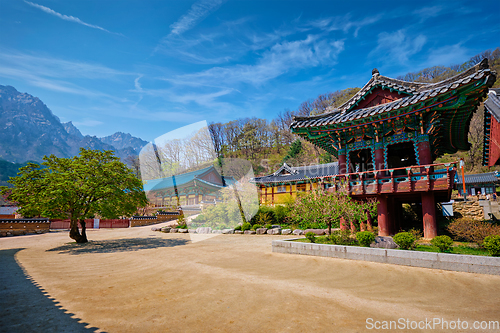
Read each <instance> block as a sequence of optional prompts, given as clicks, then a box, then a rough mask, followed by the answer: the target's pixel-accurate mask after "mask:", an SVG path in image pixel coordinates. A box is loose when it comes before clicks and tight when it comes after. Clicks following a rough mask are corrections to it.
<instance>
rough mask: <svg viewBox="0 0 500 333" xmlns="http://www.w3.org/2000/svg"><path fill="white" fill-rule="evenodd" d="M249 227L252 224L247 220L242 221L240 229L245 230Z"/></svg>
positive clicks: (250, 227)
mask: <svg viewBox="0 0 500 333" xmlns="http://www.w3.org/2000/svg"><path fill="white" fill-rule="evenodd" d="M250 229H252V225H251V224H250V223H248V222H245V223H243V225H242V226H241V231H247V230H250Z"/></svg>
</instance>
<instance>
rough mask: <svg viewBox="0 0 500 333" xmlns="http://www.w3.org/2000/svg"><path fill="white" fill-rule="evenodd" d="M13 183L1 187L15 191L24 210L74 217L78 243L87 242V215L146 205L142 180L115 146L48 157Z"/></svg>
mask: <svg viewBox="0 0 500 333" xmlns="http://www.w3.org/2000/svg"><path fill="white" fill-rule="evenodd" d="M9 183H11V184H12V185H14V188H11V189H7V188H5V187H3V188H2V189H1V192H2V193H8V192H7V191H8V190H10V191H11V192H10V195H9V200H12V201H15V202H17V203H18V204H19V205H20V207H21V208H20V210H19V212H20V213H21V214H22V215H24V216H26V217H33V216H44V217H48V218H63V219H67V218H69V219H70V220H71V224H70V225H71V230H70V233H69V236H70V237H71V238H72V239H74V240H75V241H76V242H77V243H86V242H87V241H88V240H87V235H86V232H85V229H86V228H85V219H87V218H93V217H94V216H96V215H99V216H100V217H102V218H118V217H119V216H122V215H131V214H133V213H134V212H135V211H136V210H137V208H138V207H142V206H145V205H146V204H147V199H146V196H145V194H144V191H143V189H142V183H141V181H140V180H139V179H137V177H136V176H135V175H134V174H133V172H132V171H131V170H130V169H128V168H127V166H126V165H125V164H123V163H122V162H120V160H119V159H118V158H117V157H115V156H114V155H113V151H110V150H109V151H97V150H91V149H84V148H81V149H80V155H79V156H75V157H73V158H58V157H56V156H54V155H51V156H48V157H47V156H45V157H44V162H43V163H42V166H39V165H37V164H34V163H29V164H28V165H27V166H25V167H23V168H21V169H20V172H19V174H18V176H17V177H14V178H11V180H10V181H9ZM78 223H79V224H80V225H81V228H82V232H81V233H80V231H79V229H78Z"/></svg>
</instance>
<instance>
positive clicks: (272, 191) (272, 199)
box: [271, 186, 274, 205]
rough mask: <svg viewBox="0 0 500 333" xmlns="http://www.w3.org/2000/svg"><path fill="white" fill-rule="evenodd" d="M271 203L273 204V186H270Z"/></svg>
mask: <svg viewBox="0 0 500 333" xmlns="http://www.w3.org/2000/svg"><path fill="white" fill-rule="evenodd" d="M271 204H273V205H274V186H273V187H271Z"/></svg>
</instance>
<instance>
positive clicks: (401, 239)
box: [392, 232, 417, 250]
mask: <svg viewBox="0 0 500 333" xmlns="http://www.w3.org/2000/svg"><path fill="white" fill-rule="evenodd" d="M392 239H393V240H394V242H395V243H396V244H398V245H399V247H400V248H402V249H403V250H409V249H412V248H414V247H415V242H416V241H417V239H416V238H415V236H414V235H413V234H411V233H410V232H400V233H399V234H396V235H394V237H392Z"/></svg>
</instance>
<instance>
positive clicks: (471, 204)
mask: <svg viewBox="0 0 500 333" xmlns="http://www.w3.org/2000/svg"><path fill="white" fill-rule="evenodd" d="M453 212H454V213H460V214H461V215H462V216H463V217H472V218H473V219H475V220H483V219H484V211H483V207H482V206H481V205H480V204H479V202H478V201H477V200H467V201H455V202H454V203H453Z"/></svg>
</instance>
